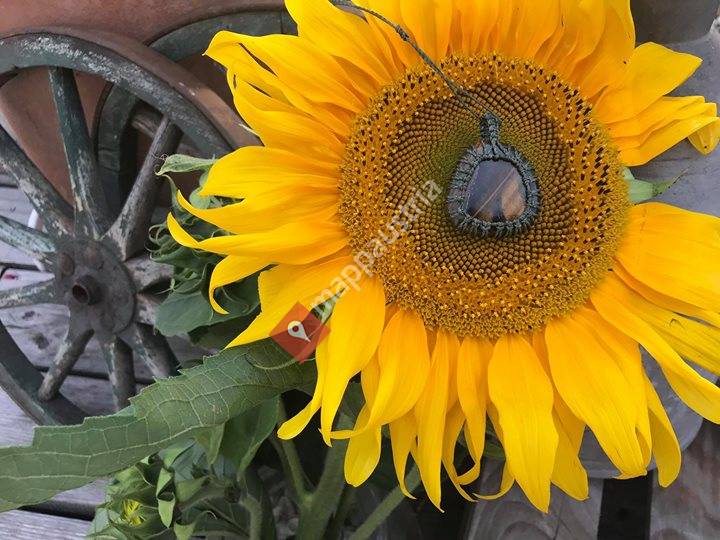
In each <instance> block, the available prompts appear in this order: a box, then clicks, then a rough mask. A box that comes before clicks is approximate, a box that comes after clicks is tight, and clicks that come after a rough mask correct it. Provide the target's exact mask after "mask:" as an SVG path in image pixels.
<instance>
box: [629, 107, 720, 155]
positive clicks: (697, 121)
mask: <svg viewBox="0 0 720 540" xmlns="http://www.w3.org/2000/svg"><path fill="white" fill-rule="evenodd" d="M716 124H717V117H716V116H708V115H702V116H694V117H692V118H687V119H685V120H677V121H674V122H671V123H669V124H667V125H665V126H663V127H661V128H659V129H656V130H655V131H653V132H652V133H650V135H649V136H648V137H647V140H646V141H645V142H644V143H642V144H641V145H640V146H638V147H636V148H627V146H628V145H627V144H626V143H624V142H623V141H618V146H621V147H622V148H623V150H622V151H621V152H620V159H621V160H622V162H623V163H624V164H625V165H626V166H628V167H635V166H639V165H644V164H645V163H647V162H648V161H650V160H652V159H654V158H656V157H657V156H659V155H660V154H662V153H663V152H665V151H666V150H669V149H670V148H672V147H673V146H675V145H676V144H677V143H679V142H680V141H682V140H683V139H686V138H687V137H689V136H691V135H692V134H693V133H696V132H698V131H701V130H703V129H710V126H714V125H716Z"/></svg>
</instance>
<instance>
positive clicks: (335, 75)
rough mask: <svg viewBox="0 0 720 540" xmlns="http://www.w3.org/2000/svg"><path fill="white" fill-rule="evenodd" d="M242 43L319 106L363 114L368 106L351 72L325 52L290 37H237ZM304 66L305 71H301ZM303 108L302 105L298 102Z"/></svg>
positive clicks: (285, 81)
mask: <svg viewBox="0 0 720 540" xmlns="http://www.w3.org/2000/svg"><path fill="white" fill-rule="evenodd" d="M237 39H238V43H240V44H242V45H244V46H245V47H246V48H247V49H248V51H250V53H251V54H252V55H253V56H255V57H256V58H258V59H259V60H260V61H261V62H262V63H264V64H265V65H266V66H267V67H269V68H270V70H271V71H272V72H273V73H274V74H276V75H277V76H278V78H279V79H280V80H281V81H283V83H284V84H286V85H287V86H289V87H291V88H292V89H293V90H295V91H296V92H302V95H303V96H304V97H305V98H306V99H308V100H311V101H313V102H315V103H332V104H335V105H339V106H341V107H344V108H346V109H347V110H349V111H352V112H354V113H359V112H360V111H361V110H363V109H364V108H365V106H366V103H365V101H366V100H365V99H361V97H360V96H358V95H357V94H356V93H355V92H356V89H355V87H354V86H353V84H352V81H351V80H350V79H349V77H348V76H347V73H345V71H344V70H343V69H342V67H341V66H340V64H339V63H338V62H337V60H335V59H334V58H333V57H332V56H330V55H329V54H327V53H326V52H325V51H323V50H322V49H320V48H319V47H316V46H314V45H312V44H311V43H310V42H308V41H307V40H304V39H301V38H298V37H296V36H289V35H270V36H262V37H254V36H244V35H239V34H238V35H237ZM298 65H302V66H303V69H297V68H298ZM297 105H298V106H299V105H300V103H297Z"/></svg>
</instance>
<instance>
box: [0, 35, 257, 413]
mask: <svg viewBox="0 0 720 540" xmlns="http://www.w3.org/2000/svg"><path fill="white" fill-rule="evenodd" d="M0 51H2V53H0V80H3V79H5V80H6V79H7V78H8V77H7V74H9V73H12V72H14V71H16V70H17V69H18V68H30V67H41V66H44V67H47V68H48V77H49V81H50V87H51V91H52V97H53V101H54V104H55V109H56V112H57V115H58V120H59V124H60V134H61V140H62V146H63V148H64V152H65V156H66V162H67V168H68V173H69V178H70V185H71V188H72V194H73V201H72V204H70V203H68V202H67V201H66V200H65V199H64V198H63V197H62V196H61V195H60V194H59V193H58V192H57V190H56V189H55V188H54V187H53V186H52V184H51V183H50V182H49V181H48V180H47V179H46V178H45V177H44V175H43V174H42V173H41V172H40V170H39V169H38V167H37V166H36V165H35V164H34V163H33V162H32V161H31V160H30V159H29V158H28V156H27V155H26V154H25V153H24V151H23V150H22V149H21V148H20V147H19V146H18V144H17V143H16V142H15V141H14V140H13V138H12V137H11V136H10V135H9V133H8V132H7V131H6V130H5V129H4V128H2V127H1V126H0V149H2V154H3V156H4V158H5V161H6V165H5V166H6V169H7V170H8V172H9V173H10V175H11V176H13V177H14V178H15V180H16V181H17V185H18V188H19V189H20V191H22V192H23V193H24V194H25V195H26V196H27V198H28V199H29V200H30V202H31V204H32V206H33V207H34V208H35V210H36V211H37V212H38V214H39V215H40V216H41V217H42V220H43V224H44V226H45V231H44V232H43V231H39V230H36V229H32V228H29V227H27V226H25V225H23V224H21V223H19V222H16V221H14V220H11V219H9V218H6V217H2V216H0V241H1V242H3V243H6V244H9V245H11V246H13V247H15V248H16V249H19V250H20V251H22V252H24V253H25V254H27V255H29V256H30V257H33V258H34V259H35V260H38V261H40V262H41V263H42V265H43V266H44V267H45V268H46V269H47V270H48V271H49V272H50V273H52V278H51V279H49V280H47V281H45V282H41V283H36V284H31V285H27V286H25V287H20V288H15V289H9V290H6V291H0V308H8V307H22V306H28V305H34V304H45V303H47V304H62V305H65V306H67V308H68V311H69V313H70V317H69V324H68V328H67V330H66V332H65V335H64V338H63V340H62V342H61V344H60V347H59V349H58V351H57V354H56V355H55V357H54V359H53V361H52V362H51V364H50V367H49V369H48V370H47V372H46V373H45V374H44V375H43V374H41V372H40V371H38V370H37V369H36V368H35V367H34V366H33V365H32V363H31V362H30V360H29V359H28V358H27V357H26V356H25V355H24V353H23V352H22V351H21V350H20V348H19V347H18V346H17V344H16V343H15V342H14V341H13V339H12V338H11V337H10V335H9V334H8V332H7V330H6V329H5V328H4V327H3V326H2V324H0V346H2V348H3V351H5V352H4V356H3V358H2V362H1V363H0V383H1V384H2V386H3V387H5V389H6V391H8V393H9V394H10V395H11V397H12V398H13V399H14V400H15V401H16V402H17V403H18V404H19V405H20V406H21V407H22V408H23V409H25V411H26V412H28V413H29V414H30V415H31V416H32V417H34V418H35V419H36V420H38V421H39V422H41V423H75V422H78V421H80V420H81V419H82V418H83V417H84V416H85V413H84V412H83V411H82V410H81V409H80V408H79V407H77V406H76V405H75V404H73V403H72V402H71V401H70V400H68V399H66V398H65V397H64V396H62V394H60V393H59V391H60V389H61V387H62V384H63V382H64V381H65V380H66V379H67V377H68V376H69V375H70V374H71V371H72V368H73V366H74V365H75V363H76V362H77V361H78V359H79V358H80V356H81V354H82V353H83V351H84V350H85V348H86V346H87V344H88V342H89V341H90V340H91V339H95V340H98V341H99V343H100V349H101V352H102V356H103V358H104V360H105V364H106V366H107V372H108V378H109V380H110V383H111V387H112V392H113V401H114V405H115V408H116V409H121V408H123V407H125V406H127V405H128V403H129V401H128V400H129V398H130V397H131V396H132V395H134V394H135V391H136V380H135V374H134V367H133V357H134V358H135V359H139V360H140V361H142V362H143V363H145V364H146V365H147V367H148V368H149V371H150V372H151V373H152V375H153V377H155V378H161V377H167V376H169V375H171V374H173V373H175V372H176V369H177V362H176V361H175V359H174V356H173V353H172V351H171V350H170V347H169V346H168V344H167V342H166V341H165V338H164V337H162V336H159V335H157V334H156V333H155V332H154V330H153V328H152V324H153V322H154V312H155V309H156V308H157V306H158V305H159V303H160V297H158V296H155V295H153V294H152V293H150V292H148V290H149V289H151V288H152V287H153V286H155V285H157V284H158V282H161V281H163V280H169V279H170V278H171V275H172V268H171V267H169V266H165V265H160V264H157V263H154V262H153V261H152V260H151V259H150V258H149V257H148V256H147V255H146V254H145V255H143V254H142V252H143V247H144V244H145V240H146V238H147V230H148V228H149V226H150V224H151V217H152V212H153V210H154V208H155V199H156V195H157V191H158V188H159V185H160V183H159V182H158V181H157V179H156V177H155V170H156V167H157V166H158V157H159V156H163V155H168V154H171V153H173V152H174V151H175V150H176V148H177V146H178V144H179V142H180V139H181V136H182V135H183V134H184V135H185V136H187V137H189V138H190V139H191V140H192V141H193V142H194V143H195V145H196V146H198V147H199V148H202V151H204V152H205V153H207V154H210V155H220V154H224V153H226V152H227V151H229V150H231V149H232V148H234V147H237V146H242V145H244V144H247V143H248V142H252V138H251V137H250V136H249V135H248V134H247V133H245V132H244V131H243V129H242V127H241V124H240V122H239V121H238V119H237V116H236V115H235V114H234V113H233V111H232V110H231V109H230V108H229V107H227V106H226V105H225V104H224V103H223V102H222V100H221V99H220V98H219V97H218V96H216V95H215V94H214V93H213V92H212V91H211V90H209V89H208V88H207V87H205V86H203V85H202V84H201V83H200V82H198V81H197V80H196V79H195V78H194V77H193V76H192V75H191V74H190V73H188V72H187V71H186V70H184V69H183V68H181V67H179V66H177V65H175V64H173V63H172V62H171V61H169V60H167V59H166V58H165V57H163V56H162V55H160V54H158V53H156V52H154V51H152V50H150V49H147V48H146V47H144V46H142V45H140V44H137V43H135V42H133V41H131V40H127V39H125V38H122V37H120V36H114V35H112V34H107V33H102V32H93V33H88V32H83V31H78V30H68V29H49V30H43V31H35V32H32V33H25V34H18V35H13V36H9V37H5V38H0ZM108 66H111V67H112V68H113V69H110V68H109V67H108ZM138 70H141V71H142V74H141V75H142V77H141V78H139V77H138ZM74 71H82V72H85V73H89V74H91V75H96V76H100V77H102V78H103V79H105V80H106V81H108V82H110V83H112V84H115V85H118V86H120V87H122V88H124V89H125V90H126V91H128V92H130V93H132V94H134V95H136V96H137V97H138V98H139V99H141V100H142V101H144V102H145V103H148V104H149V105H150V106H152V107H154V108H156V109H157V110H159V111H163V113H164V116H163V117H162V120H161V121H160V122H159V125H158V127H157V129H156V131H155V132H154V134H153V136H152V143H151V146H150V150H149V151H148V154H147V156H146V157H145V159H144V162H143V163H142V165H141V166H140V168H139V172H138V174H137V177H136V180H135V182H134V184H133V186H132V189H131V190H130V193H129V195H128V197H127V200H126V201H125V202H124V204H123V205H122V208H121V209H120V211H119V214H118V213H116V212H113V210H112V208H111V205H110V203H109V201H108V200H107V198H106V196H105V193H104V191H103V189H102V185H101V182H100V181H99V177H98V167H97V160H96V155H95V149H94V148H93V143H92V140H91V138H90V135H89V133H88V129H87V122H86V120H85V116H84V113H83V109H82V105H81V102H80V97H79V93H78V88H77V83H76V80H75V76H74ZM3 75H5V77H3ZM140 79H141V80H140Z"/></svg>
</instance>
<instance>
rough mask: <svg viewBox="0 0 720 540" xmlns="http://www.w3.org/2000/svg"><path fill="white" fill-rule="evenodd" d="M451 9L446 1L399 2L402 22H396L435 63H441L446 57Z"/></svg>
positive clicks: (419, 0) (416, 0) (418, 0)
mask: <svg viewBox="0 0 720 540" xmlns="http://www.w3.org/2000/svg"><path fill="white" fill-rule="evenodd" d="M452 8H453V4H452V2H450V1H448V0H415V1H414V2H400V13H401V15H402V21H398V22H399V23H400V24H401V26H403V28H404V29H405V30H406V31H407V32H409V33H410V35H411V36H412V37H413V38H414V40H415V42H416V43H417V44H418V45H419V46H420V48H421V49H422V50H423V51H425V53H427V55H428V56H429V57H430V58H431V59H432V60H433V61H435V62H441V61H442V60H444V59H445V57H446V56H447V51H448V45H449V44H450V28H451V25H452V16H453V13H452Z"/></svg>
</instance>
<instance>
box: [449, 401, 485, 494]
mask: <svg viewBox="0 0 720 540" xmlns="http://www.w3.org/2000/svg"><path fill="white" fill-rule="evenodd" d="M464 423H465V415H464V414H463V412H462V409H461V408H460V407H458V406H455V407H453V408H452V409H451V410H450V411H448V413H447V417H446V418H445V434H444V436H443V451H442V462H443V466H444V467H445V471H447V475H448V477H450V481H451V482H452V483H453V485H454V486H455V489H457V490H458V493H460V495H461V496H462V497H463V498H464V499H465V500H467V501H470V502H475V498H473V497H471V496H470V495H469V494H468V493H467V491H465V489H464V488H463V487H462V484H461V482H460V475H459V474H458V472H457V468H456V467H455V447H456V446H457V442H458V438H459V437H460V432H461V431H462V428H463V424H464ZM476 479H477V478H475V479H474V480H476Z"/></svg>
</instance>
